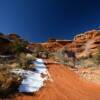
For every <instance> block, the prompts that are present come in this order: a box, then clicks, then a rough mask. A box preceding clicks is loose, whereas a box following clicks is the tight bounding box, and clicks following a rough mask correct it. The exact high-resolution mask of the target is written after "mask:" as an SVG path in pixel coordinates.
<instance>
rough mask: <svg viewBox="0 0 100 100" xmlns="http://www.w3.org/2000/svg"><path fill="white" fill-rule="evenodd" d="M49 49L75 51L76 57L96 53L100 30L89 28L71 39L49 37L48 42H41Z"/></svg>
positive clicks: (99, 45)
mask: <svg viewBox="0 0 100 100" xmlns="http://www.w3.org/2000/svg"><path fill="white" fill-rule="evenodd" d="M41 44H42V46H43V47H45V48H46V49H47V50H49V51H53V52H56V51H58V50H59V49H62V48H64V49H66V50H69V51H73V52H75V53H76V56H77V58H80V57H88V56H90V55H92V54H94V53H96V51H97V48H98V47H100V30H91V31H87V32H84V33H81V34H78V35H76V36H75V37H74V39H73V40H58V39H54V38H52V39H49V40H48V42H45V43H41Z"/></svg>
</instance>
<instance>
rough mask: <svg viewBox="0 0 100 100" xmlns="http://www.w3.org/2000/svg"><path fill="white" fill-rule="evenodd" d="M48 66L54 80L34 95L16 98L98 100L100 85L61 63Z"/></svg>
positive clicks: (34, 99)
mask: <svg viewBox="0 0 100 100" xmlns="http://www.w3.org/2000/svg"><path fill="white" fill-rule="evenodd" d="M48 67H49V72H50V74H51V76H52V78H53V80H54V81H53V82H48V83H47V84H46V86H45V87H44V88H42V89H41V90H40V91H39V92H38V93H37V94H36V95H34V96H26V95H25V96H18V97H17V100H100V86H98V85H96V84H92V83H89V82H87V81H85V80H83V79H81V78H80V77H79V76H78V75H77V74H75V73H74V72H73V71H71V70H69V69H68V68H65V67H64V66H63V65H59V64H49V65H48ZM15 100H16V99H15Z"/></svg>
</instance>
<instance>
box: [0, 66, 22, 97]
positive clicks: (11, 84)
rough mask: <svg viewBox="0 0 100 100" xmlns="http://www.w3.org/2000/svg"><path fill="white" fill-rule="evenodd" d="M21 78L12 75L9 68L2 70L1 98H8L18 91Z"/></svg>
mask: <svg viewBox="0 0 100 100" xmlns="http://www.w3.org/2000/svg"><path fill="white" fill-rule="evenodd" d="M20 80H21V78H20V77H19V76H17V75H12V74H11V73H10V71H9V70H8V68H6V67H5V68H2V69H0V98H1V97H7V96H9V95H11V94H14V92H16V91H17V87H18V86H19V83H20Z"/></svg>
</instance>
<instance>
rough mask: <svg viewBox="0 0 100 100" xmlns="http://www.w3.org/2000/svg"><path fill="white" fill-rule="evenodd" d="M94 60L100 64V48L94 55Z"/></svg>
mask: <svg viewBox="0 0 100 100" xmlns="http://www.w3.org/2000/svg"><path fill="white" fill-rule="evenodd" d="M93 62H94V63H96V64H100V48H98V51H97V53H96V54H95V55H94V56H93Z"/></svg>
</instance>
